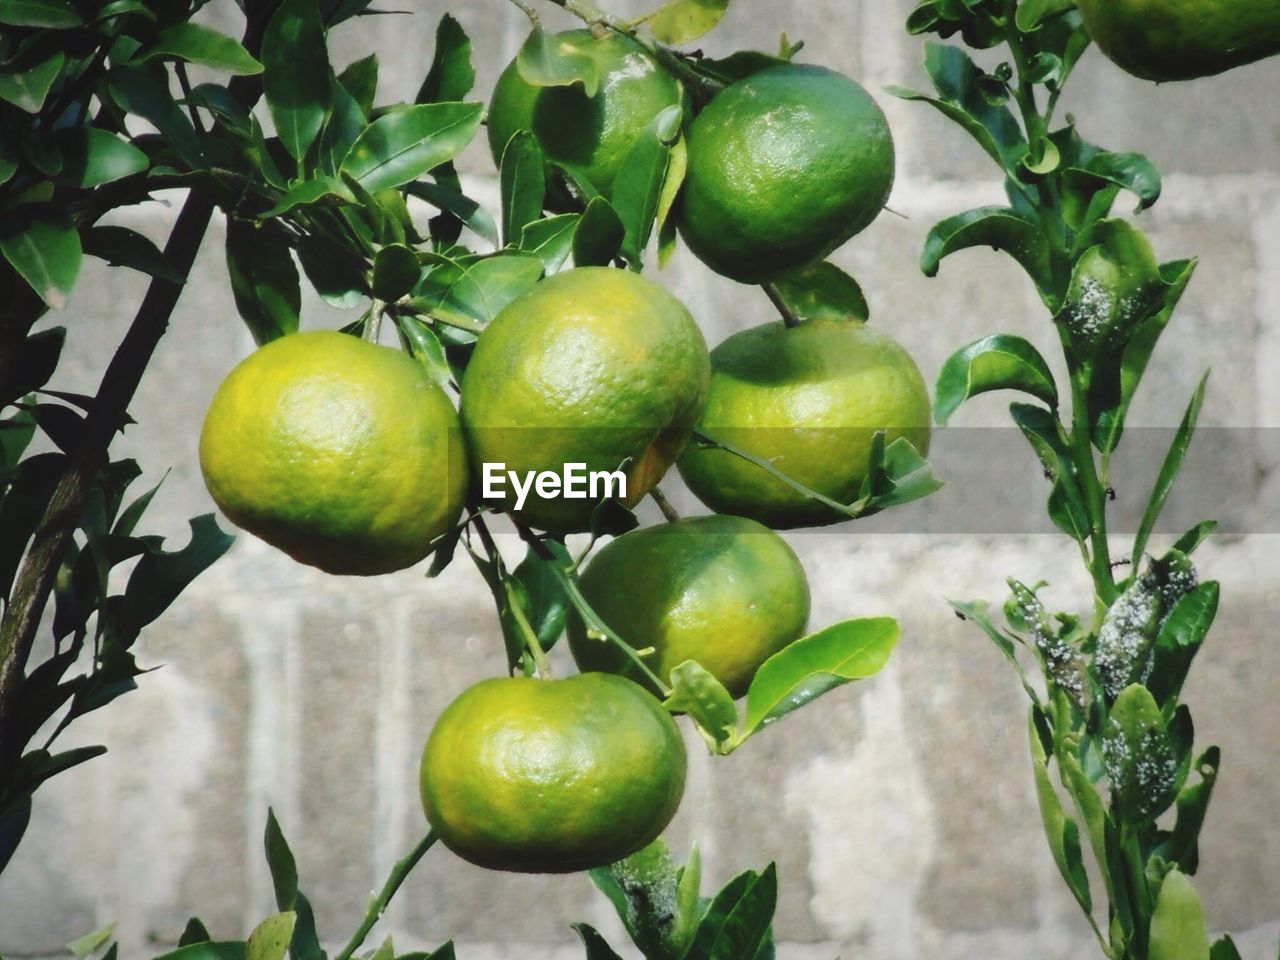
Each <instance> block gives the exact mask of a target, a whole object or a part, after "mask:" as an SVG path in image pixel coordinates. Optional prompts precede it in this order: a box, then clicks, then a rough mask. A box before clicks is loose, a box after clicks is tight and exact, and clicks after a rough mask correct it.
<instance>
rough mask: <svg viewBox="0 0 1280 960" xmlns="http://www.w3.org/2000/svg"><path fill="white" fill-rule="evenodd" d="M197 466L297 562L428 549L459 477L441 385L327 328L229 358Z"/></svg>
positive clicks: (231, 509)
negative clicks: (232, 364) (232, 363)
mask: <svg viewBox="0 0 1280 960" xmlns="http://www.w3.org/2000/svg"><path fill="white" fill-rule="evenodd" d="M200 469H201V470H202V472H203V473H204V481H205V484H206V486H208V488H209V493H210V494H212V496H213V499H214V501H215V502H216V503H217V504H218V506H219V507H220V508H221V509H222V511H223V513H225V514H226V515H227V518H228V519H230V520H231V521H232V522H233V523H235V524H236V525H237V526H239V527H242V528H243V529H245V530H248V531H249V532H250V533H253V534H256V535H257V536H259V537H261V538H262V539H263V540H265V541H267V542H268V543H270V544H272V545H273V546H276V547H279V548H280V549H281V550H283V551H285V552H286V553H288V554H289V555H290V556H291V557H293V558H294V559H295V560H298V561H299V562H301V563H306V564H310V565H311V566H314V567H319V568H320V569H321V570H325V571H327V572H329V573H344V574H363V575H370V574H378V573H388V572H390V571H392V570H400V569H402V568H404V567H407V566H410V565H412V564H414V563H416V562H417V561H419V560H421V559H422V558H423V557H424V556H426V554H427V551H428V549H429V545H430V543H431V541H432V539H433V538H435V537H437V536H439V535H440V534H442V533H444V532H445V531H446V530H447V529H449V527H450V526H451V525H452V524H453V523H454V522H456V520H457V519H458V516H459V514H460V513H461V511H462V505H463V499H464V497H465V494H466V481H467V463H466V452H465V449H464V447H463V443H462V434H461V430H460V429H459V424H458V418H457V414H456V413H455V412H454V409H453V406H452V405H451V404H450V403H449V399H448V397H446V396H445V394H444V391H442V390H441V389H440V388H439V387H438V386H436V385H435V384H434V383H433V382H431V380H429V379H428V378H427V376H426V374H425V373H424V372H423V370H422V369H421V367H419V366H418V365H417V364H416V363H414V362H413V361H412V360H411V359H409V357H407V356H405V355H404V354H403V353H400V352H399V351H397V350H391V349H389V348H387V347H380V346H375V345H373V344H370V343H366V342H364V341H363V340H360V339H358V338H356V337H352V336H347V335H346V334H342V333H336V332H333V331H314V332H310V333H295V334H291V335H289V336H286V337H281V338H279V339H278V340H273V341H271V342H270V343H268V344H266V345H265V346H263V347H262V348H261V349H259V350H257V351H256V352H255V353H253V354H251V355H250V356H249V357H247V358H246V359H245V360H243V361H242V362H241V363H240V364H239V365H238V366H237V367H236V368H235V369H234V370H232V371H231V373H230V374H229V375H228V376H227V378H226V380H224V381H223V382H222V385H221V386H220V387H218V390H217V392H216V393H215V394H214V397H213V402H212V403H211V404H210V406H209V411H208V413H207V414H206V416H205V421H204V428H203V430H202V431H201V434H200Z"/></svg>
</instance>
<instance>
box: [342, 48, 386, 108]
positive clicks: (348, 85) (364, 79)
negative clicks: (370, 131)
mask: <svg viewBox="0 0 1280 960" xmlns="http://www.w3.org/2000/svg"><path fill="white" fill-rule="evenodd" d="M338 83H340V84H342V88H343V89H344V90H346V91H347V93H349V94H351V98H352V99H353V100H355V102H356V103H357V104H359V106H360V110H361V112H363V113H364V115H365V116H368V115H369V114H370V113H372V112H373V101H374V100H375V99H376V98H377V96H378V55H377V54H376V53H371V54H369V55H368V56H367V57H361V58H360V59H359V60H354V61H352V62H351V63H349V64H348V65H347V66H346V67H345V68H344V69H343V71H342V72H341V73H340V74H338Z"/></svg>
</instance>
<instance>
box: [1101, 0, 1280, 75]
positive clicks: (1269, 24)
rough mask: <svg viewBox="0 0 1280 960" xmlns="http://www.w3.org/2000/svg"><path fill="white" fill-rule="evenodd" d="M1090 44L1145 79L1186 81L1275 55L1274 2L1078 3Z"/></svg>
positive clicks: (1277, 16) (1279, 29) (1278, 38)
mask: <svg viewBox="0 0 1280 960" xmlns="http://www.w3.org/2000/svg"><path fill="white" fill-rule="evenodd" d="M1076 6H1077V7H1078V8H1079V10H1080V15H1081V16H1082V17H1083V18H1084V24H1085V28H1086V29H1087V30H1088V31H1089V35H1090V36H1091V37H1092V38H1093V41H1094V42H1095V43H1096V44H1097V45H1098V47H1099V48H1100V49H1101V50H1102V52H1103V53H1105V54H1106V55H1107V56H1108V57H1110V58H1111V59H1112V60H1114V61H1115V63H1116V64H1117V65H1118V66H1120V67H1121V68H1122V69H1124V70H1127V71H1128V72H1129V73H1132V74H1133V75H1134V76H1137V77H1142V78H1144V79H1146V80H1190V79H1192V78H1194V77H1204V76H1208V75H1210V74H1214V73H1221V72H1222V71H1224V70H1230V69H1231V68H1232V67H1238V66H1241V65H1242V64H1246V63H1252V62H1253V61H1254V60H1260V59H1262V58H1263V57H1269V56H1271V55H1272V54H1276V53H1280V3H1277V2H1276V0H1077V3H1076Z"/></svg>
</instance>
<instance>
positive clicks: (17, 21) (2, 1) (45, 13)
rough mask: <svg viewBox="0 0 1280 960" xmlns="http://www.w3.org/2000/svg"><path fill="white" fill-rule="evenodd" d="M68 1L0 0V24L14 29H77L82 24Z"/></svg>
mask: <svg viewBox="0 0 1280 960" xmlns="http://www.w3.org/2000/svg"><path fill="white" fill-rule="evenodd" d="M83 22H84V21H82V20H81V19H80V15H79V14H78V13H76V11H75V8H74V7H73V6H72V5H71V4H70V3H69V2H68V0H0V23H7V24H9V25H10V26H14V27H52V28H54V29H60V28H65V27H78V26H80V24H81V23H83Z"/></svg>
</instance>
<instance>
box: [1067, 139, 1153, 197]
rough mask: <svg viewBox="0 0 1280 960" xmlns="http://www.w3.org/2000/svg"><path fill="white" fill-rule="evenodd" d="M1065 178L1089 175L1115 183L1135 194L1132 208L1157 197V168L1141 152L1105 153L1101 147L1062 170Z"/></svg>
mask: <svg viewBox="0 0 1280 960" xmlns="http://www.w3.org/2000/svg"><path fill="white" fill-rule="evenodd" d="M1064 176H1066V177H1068V178H1076V179H1079V178H1080V177H1092V178H1094V179H1097V180H1103V181H1106V182H1107V183H1112V184H1115V185H1116V186H1118V187H1121V188H1123V189H1125V190H1128V191H1129V192H1130V193H1132V194H1133V195H1134V196H1136V197H1137V198H1138V207H1137V210H1136V211H1135V212H1141V211H1143V210H1146V209H1147V208H1148V207H1150V206H1151V205H1152V204H1153V203H1155V202H1156V201H1157V200H1159V199H1160V189H1161V184H1160V171H1159V170H1157V169H1156V166H1155V164H1153V163H1152V162H1151V161H1150V160H1148V159H1147V158H1146V157H1145V156H1143V155H1142V154H1140V153H1108V152H1107V151H1105V150H1100V151H1098V152H1097V153H1095V154H1093V155H1092V156H1090V157H1089V158H1088V160H1086V161H1085V162H1084V163H1082V164H1080V165H1078V166H1074V167H1070V168H1068V169H1067V170H1066V171H1064Z"/></svg>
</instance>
